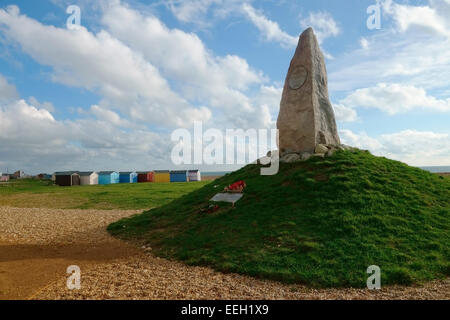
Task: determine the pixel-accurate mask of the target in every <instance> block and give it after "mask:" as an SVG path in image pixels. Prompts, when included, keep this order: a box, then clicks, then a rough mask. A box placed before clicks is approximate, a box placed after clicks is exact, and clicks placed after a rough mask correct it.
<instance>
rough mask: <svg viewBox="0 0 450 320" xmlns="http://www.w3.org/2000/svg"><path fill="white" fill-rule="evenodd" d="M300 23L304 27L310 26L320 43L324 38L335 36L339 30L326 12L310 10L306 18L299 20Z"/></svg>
mask: <svg viewBox="0 0 450 320" xmlns="http://www.w3.org/2000/svg"><path fill="white" fill-rule="evenodd" d="M300 25H301V26H302V27H303V28H304V29H306V28H308V27H312V28H313V29H314V32H315V34H316V36H317V40H318V41H319V43H320V44H321V43H323V41H324V40H325V39H326V38H329V37H336V36H337V35H338V34H339V33H340V32H341V30H340V29H339V26H338V24H337V23H336V21H335V20H334V19H333V17H332V16H331V14H330V13H328V12H321V11H320V12H310V13H309V15H308V17H307V18H305V19H302V20H301V21H300Z"/></svg>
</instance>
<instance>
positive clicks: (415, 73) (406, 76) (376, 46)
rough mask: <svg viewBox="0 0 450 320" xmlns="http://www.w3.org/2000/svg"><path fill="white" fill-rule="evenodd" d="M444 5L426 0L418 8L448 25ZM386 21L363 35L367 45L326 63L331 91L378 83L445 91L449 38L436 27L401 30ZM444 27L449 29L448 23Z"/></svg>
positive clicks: (449, 61) (445, 0) (445, 1)
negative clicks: (380, 26)
mask: <svg viewBox="0 0 450 320" xmlns="http://www.w3.org/2000/svg"><path fill="white" fill-rule="evenodd" d="M438 4H440V6H439V5H438ZM391 6H393V8H394V7H395V8H397V9H395V10H400V9H398V8H403V9H402V10H407V11H408V10H413V11H415V9H414V8H416V6H409V5H400V4H396V3H393V2H391ZM448 6H449V1H448V0H436V1H429V5H426V6H422V7H426V8H428V9H427V10H428V11H430V10H431V11H433V12H434V13H433V14H434V15H436V21H444V20H445V21H446V23H447V24H448V23H449V22H448V21H449V19H448V16H449V15H448V13H449V12H450V11H449V8H448ZM438 8H439V9H438ZM392 10H393V9H392ZM395 10H394V11H395ZM394 11H392V14H393V12H394ZM383 12H385V11H383ZM388 12H389V11H388ZM392 14H387V15H386V17H387V18H392V17H393V16H392ZM395 21H396V20H395V17H394V22H395ZM424 21H428V20H427V19H424ZM388 22H389V20H387V19H386V18H384V19H383V22H382V23H383V24H382V30H378V31H376V32H373V33H372V35H370V36H366V37H365V39H366V40H367V43H368V45H369V47H368V48H366V49H364V43H361V44H362V48H361V47H360V46H358V47H357V48H356V49H355V50H354V51H351V52H347V53H345V54H342V55H340V56H339V57H337V58H336V59H335V60H334V61H331V62H330V63H329V65H328V70H329V77H328V78H329V80H330V88H331V89H332V90H333V91H349V90H354V89H356V88H360V87H371V86H375V85H376V84H377V83H380V82H391V83H402V84H405V85H412V86H416V87H421V88H424V89H426V90H427V91H428V90H431V89H433V90H434V89H435V90H442V91H445V90H447V87H448V76H447V75H448V74H450V51H449V50H448V48H449V47H450V37H449V36H448V35H447V36H446V35H445V34H443V33H442V32H438V31H437V29H436V30H434V29H430V28H425V27H417V24H415V25H414V26H415V27H413V25H408V27H407V28H406V29H404V31H402V30H401V29H400V27H398V26H397V24H396V27H395V28H389V27H388ZM427 23H428V22H427ZM445 28H446V30H447V31H449V30H450V26H446V27H445ZM438 29H439V28H438ZM433 30H434V31H433ZM364 42H365V41H364Z"/></svg>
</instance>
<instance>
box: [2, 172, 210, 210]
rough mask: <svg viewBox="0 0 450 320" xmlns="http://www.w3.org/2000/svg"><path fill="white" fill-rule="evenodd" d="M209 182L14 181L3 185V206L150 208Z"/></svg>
mask: <svg viewBox="0 0 450 320" xmlns="http://www.w3.org/2000/svg"><path fill="white" fill-rule="evenodd" d="M207 183H208V182H191V183H138V184H114V185H93V186H73V187H60V186H56V185H54V184H53V182H52V181H45V180H31V179H24V180H13V181H12V182H11V183H8V184H1V185H0V206H12V207H38V208H62V209H150V208H154V207H158V206H161V205H164V204H167V203H169V202H171V201H172V200H174V199H176V198H179V197H181V196H182V195H185V194H187V193H189V192H192V191H194V190H196V189H198V188H201V187H202V186H204V185H205V184H207Z"/></svg>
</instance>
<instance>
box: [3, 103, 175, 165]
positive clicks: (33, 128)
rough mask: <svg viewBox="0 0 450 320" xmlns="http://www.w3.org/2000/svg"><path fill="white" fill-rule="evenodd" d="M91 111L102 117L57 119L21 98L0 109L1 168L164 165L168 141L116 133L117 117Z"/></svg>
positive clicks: (161, 137)
mask: <svg viewBox="0 0 450 320" xmlns="http://www.w3.org/2000/svg"><path fill="white" fill-rule="evenodd" d="M92 109H93V113H97V115H98V116H99V117H102V119H98V120H95V119H92V118H87V119H76V120H65V121H58V120H55V118H54V117H53V115H52V114H51V113H50V112H49V111H47V110H45V109H40V108H36V107H35V106H32V105H30V104H28V103H27V102H26V101H25V100H17V101H14V102H11V103H8V104H5V105H0V154H2V162H3V163H4V166H8V167H9V168H10V169H12V168H14V169H20V168H21V169H25V170H27V171H28V172H29V173H38V172H42V171H47V172H53V171H55V170H74V169H79V170H104V169H106V168H111V169H115V170H123V169H127V170H130V169H139V167H140V169H145V168H149V166H150V165H152V166H153V168H155V167H160V168H161V167H167V163H168V159H167V157H166V158H164V155H167V154H170V145H169V144H168V143H167V140H168V138H167V137H165V136H164V135H159V134H155V133H152V132H150V131H148V130H145V129H137V128H132V130H122V129H118V128H117V127H116V124H117V123H116V122H117V121H120V119H116V120H117V121H116V120H114V119H113V118H114V117H115V116H114V115H112V114H111V113H108V112H105V110H102V109H101V108H99V107H97V106H93V108H92ZM163 158H164V159H163Z"/></svg>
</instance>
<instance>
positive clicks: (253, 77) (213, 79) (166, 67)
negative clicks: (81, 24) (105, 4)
mask: <svg viewBox="0 0 450 320" xmlns="http://www.w3.org/2000/svg"><path fill="white" fill-rule="evenodd" d="M102 22H103V24H104V25H105V26H106V27H107V28H108V31H109V32H110V34H112V35H113V36H114V37H116V38H117V39H119V40H120V41H122V42H123V43H125V44H126V45H128V46H129V47H130V48H132V49H133V50H134V51H136V52H141V53H142V54H143V56H144V58H145V59H146V60H147V61H149V62H150V63H152V64H153V65H156V66H158V67H159V69H160V70H161V73H162V74H163V75H164V76H165V77H167V78H168V79H171V80H172V81H173V82H174V83H176V86H177V87H178V89H179V90H180V91H181V93H182V96H183V97H185V98H186V99H188V100H190V101H201V103H202V105H206V106H207V107H210V108H212V109H216V110H217V111H218V112H220V113H223V114H224V116H225V118H226V121H227V122H228V123H231V124H232V125H237V126H243V127H254V126H257V127H261V126H266V125H267V123H266V122H264V121H263V122H261V121H262V119H265V117H260V116H259V115H258V113H259V112H260V111H259V110H260V109H259V106H257V105H256V106H255V105H253V104H252V103H251V102H252V98H251V97H249V96H248V95H247V92H246V91H247V89H249V87H251V86H253V85H257V84H261V83H264V82H266V78H265V77H264V76H263V74H262V73H261V72H259V71H256V70H253V69H252V68H251V67H250V66H249V65H248V63H247V61H246V60H244V59H242V58H241V57H238V56H235V55H227V56H224V57H221V56H215V55H213V54H212V53H211V52H210V51H209V50H208V49H207V48H206V47H205V45H204V44H203V42H202V41H201V40H200V38H199V37H198V36H197V35H195V34H192V33H186V32H184V31H181V30H179V29H169V28H167V27H166V26H165V25H164V24H163V23H162V22H161V21H160V20H159V19H157V18H156V17H153V16H143V15H141V14H140V13H139V12H137V11H135V10H133V9H131V8H127V7H125V6H122V5H111V6H110V7H109V8H108V9H107V10H106V11H105V14H104V17H103V20H102ZM200 110H201V109H200ZM206 114H207V112H206ZM258 119H259V120H258ZM258 121H260V122H258Z"/></svg>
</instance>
